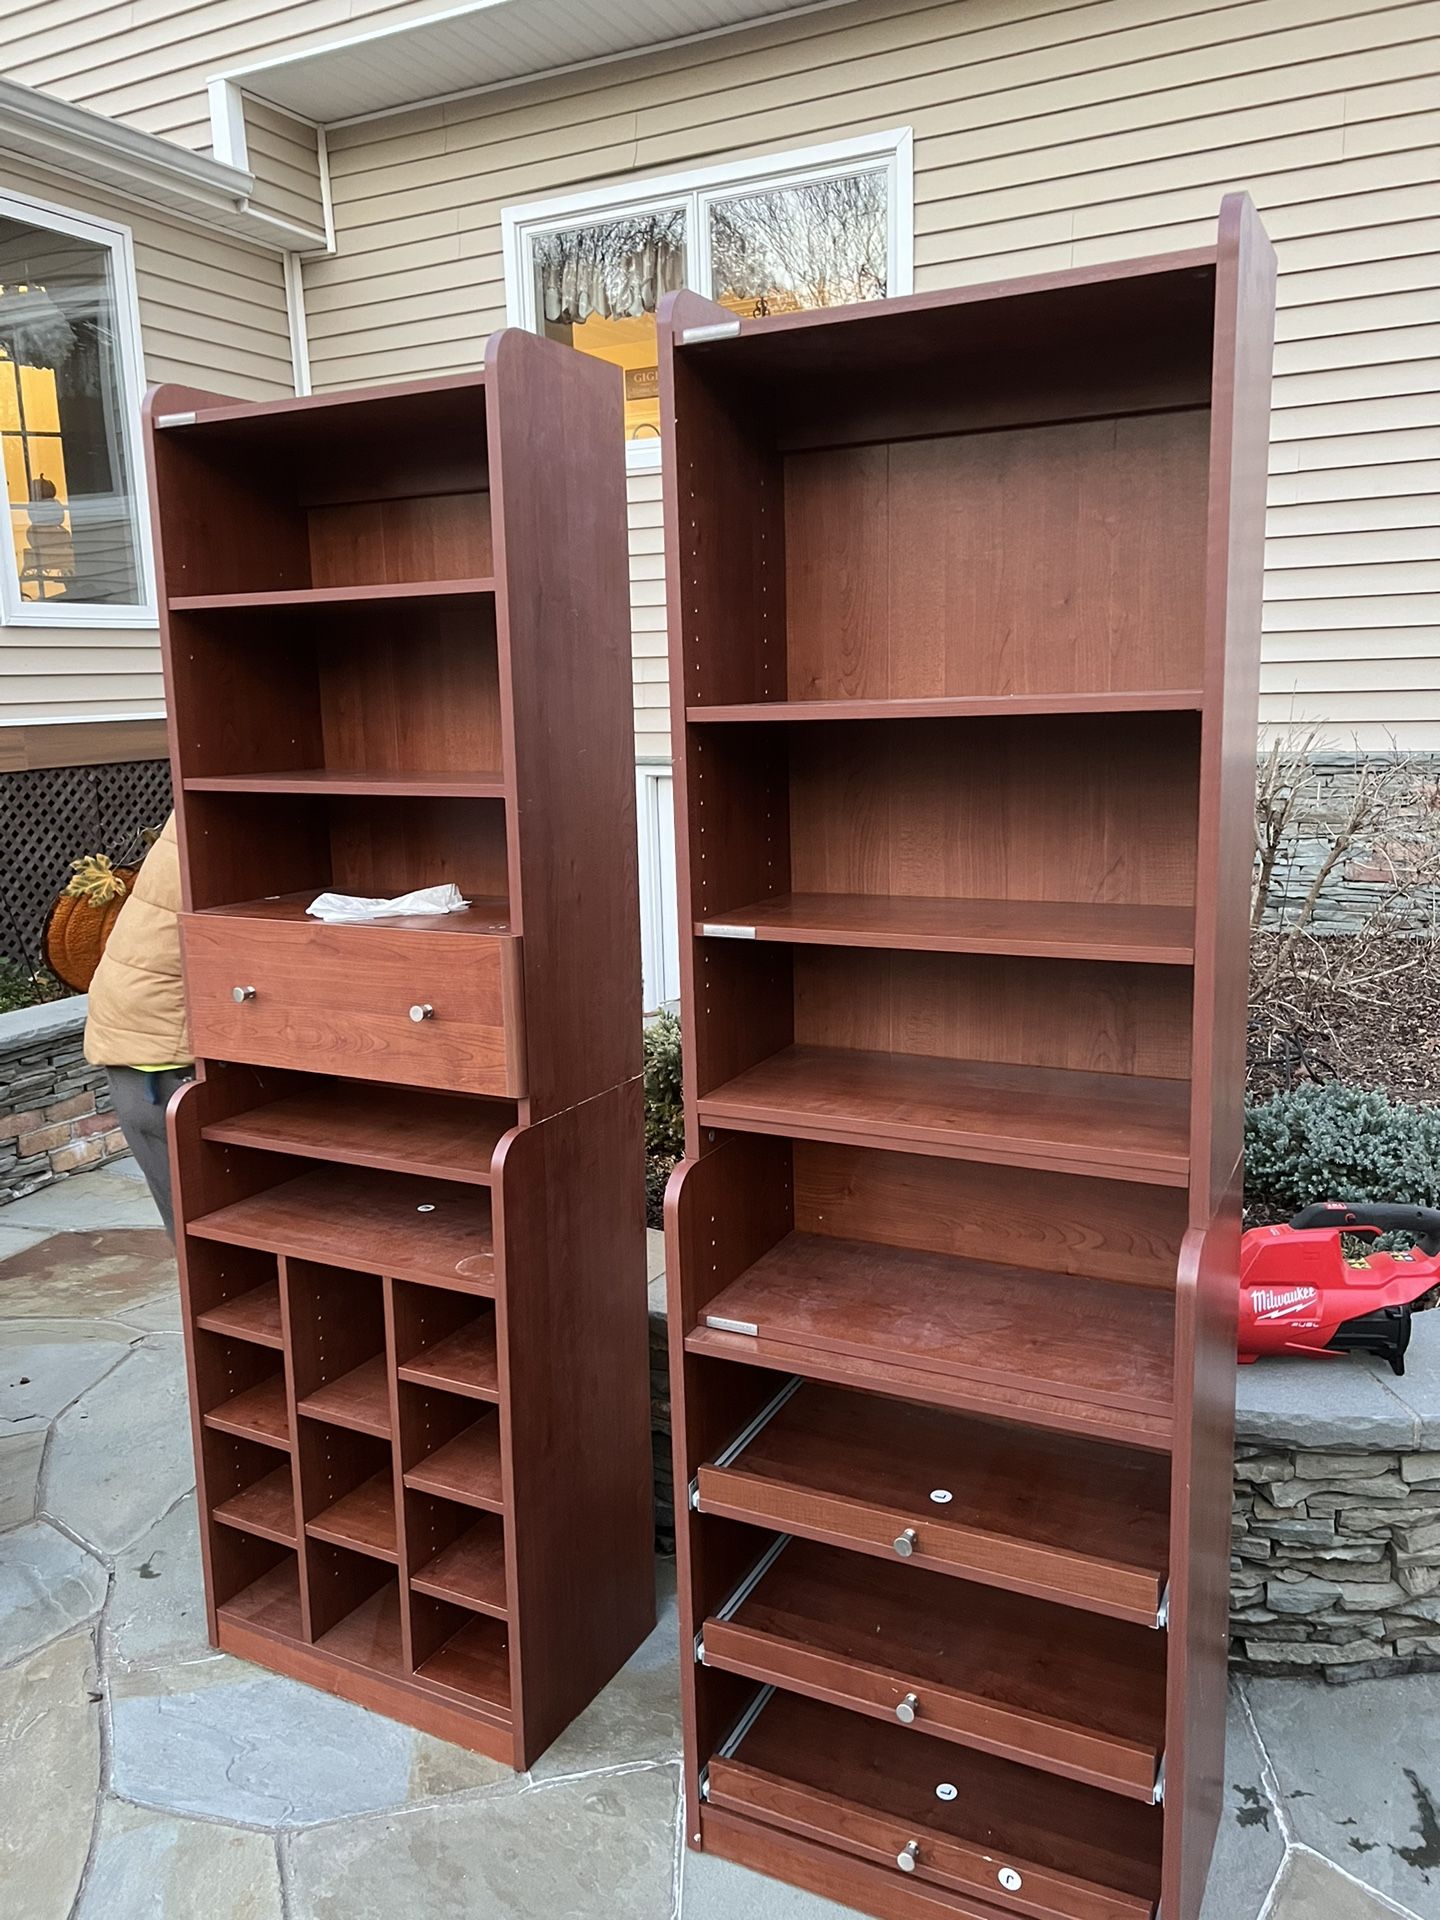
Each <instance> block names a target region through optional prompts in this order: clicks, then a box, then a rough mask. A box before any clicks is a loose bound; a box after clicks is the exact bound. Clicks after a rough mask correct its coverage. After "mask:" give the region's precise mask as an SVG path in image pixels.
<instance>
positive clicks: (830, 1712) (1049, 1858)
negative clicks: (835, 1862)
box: [705, 1689, 1163, 1920]
mask: <svg viewBox="0 0 1440 1920" xmlns="http://www.w3.org/2000/svg"><path fill="white" fill-rule="evenodd" d="M757 1706H758V1711H755V1710H753V1709H752V1714H751V1715H747V1717H746V1719H745V1720H744V1721H742V1722H741V1724H740V1727H739V1728H737V1730H736V1732H735V1733H734V1734H732V1736H731V1738H730V1739H729V1740H728V1741H726V1743H725V1745H724V1746H723V1747H722V1749H721V1751H720V1752H719V1753H718V1754H717V1755H716V1756H715V1757H714V1758H713V1759H712V1760H711V1762H710V1765H709V1768H708V1769H707V1774H706V1781H705V1787H706V1794H707V1797H708V1800H709V1803H710V1805H711V1806H712V1807H715V1808H718V1809H722V1810H723V1811H725V1812H728V1813H733V1814H740V1815H744V1816H745V1817H747V1818H748V1819H751V1820H754V1821H758V1822H761V1823H763V1824H764V1825H766V1826H770V1827H775V1828H779V1829H781V1830H782V1831H785V1832H788V1833H792V1834H796V1835H799V1836H801V1837H803V1838H804V1839H806V1840H810V1841H818V1842H820V1843H821V1844H823V1845H826V1846H829V1847H834V1848H836V1849H837V1850H839V1851H841V1852H844V1853H846V1854H848V1855H850V1856H851V1857H853V1858H857V1859H861V1860H865V1861H868V1862H870V1863H872V1864H873V1865H876V1866H880V1867H888V1868H890V1869H891V1870H892V1871H893V1872H894V1874H895V1876H896V1880H897V1883H898V1882H902V1881H904V1880H908V1881H909V1882H910V1883H911V1884H920V1885H929V1886H932V1887H941V1888H944V1889H946V1890H947V1891H949V1892H953V1893H960V1894H968V1895H971V1896H974V1897H978V1898H981V1899H983V1900H985V1901H986V1902H988V1903H990V1904H989V1905H987V1907H986V1909H985V1911H987V1912H990V1911H992V1910H994V1911H999V1912H1003V1913H1010V1914H1015V1915H1024V1916H1028V1920H1152V1916H1153V1915H1154V1912H1155V1906H1156V1902H1157V1900H1158V1898H1159V1890H1160V1846H1161V1830H1162V1821H1163V1811H1162V1809H1161V1808H1159V1807H1143V1806H1139V1805H1137V1804H1136V1803H1135V1801H1133V1800H1125V1799H1121V1798H1120V1797H1118V1796H1117V1795H1115V1794H1109V1793H1104V1792H1101V1791H1100V1790H1099V1789H1097V1788H1095V1787H1085V1786H1077V1785H1076V1784H1075V1783H1074V1782H1073V1781H1069V1780H1059V1779H1056V1778H1054V1777H1053V1776H1051V1775H1049V1774H1044V1773H1032V1772H1030V1771H1029V1770H1028V1769H1027V1768H1024V1767H1018V1766H1015V1765H1013V1764H1011V1763H1010V1762H1008V1761H1004V1760H995V1759H991V1758H990V1757H988V1756H987V1755H984V1754H978V1753H971V1752H967V1751H966V1750H965V1749H964V1748H963V1747H954V1746H947V1745H945V1744H943V1743H942V1742H940V1741H937V1740H931V1739H929V1738H927V1737H926V1736H924V1735H917V1734H907V1733H906V1732H905V1731H904V1730H903V1729H902V1728H900V1727H894V1728H890V1727H880V1726H877V1725H875V1723H874V1722H873V1721H869V1720H863V1719H861V1718H859V1717H858V1716H857V1715H855V1714H851V1713H846V1712H844V1711H843V1710H841V1709H840V1708H838V1707H828V1706H821V1705H819V1704H818V1703H817V1702H815V1701H813V1700H804V1699H801V1698H800V1697H799V1696H798V1695H796V1694H790V1693H782V1692H771V1691H769V1690H768V1689H767V1690H766V1691H765V1692H763V1693H762V1694H761V1695H760V1696H758V1700H757Z"/></svg>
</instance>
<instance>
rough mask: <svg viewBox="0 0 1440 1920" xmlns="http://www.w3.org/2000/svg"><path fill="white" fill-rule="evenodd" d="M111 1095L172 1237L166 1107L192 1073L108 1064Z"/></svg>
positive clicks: (173, 1225) (173, 1213) (182, 1070)
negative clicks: (161, 1071)
mask: <svg viewBox="0 0 1440 1920" xmlns="http://www.w3.org/2000/svg"><path fill="white" fill-rule="evenodd" d="M106 1072H107V1074H108V1076H109V1080H110V1097H111V1099H112V1100H113V1101H114V1102H115V1118H116V1119H117V1120H118V1121H119V1122H120V1128H121V1131H122V1132H123V1133H124V1135H125V1144H126V1146H128V1147H129V1149H130V1151H131V1152H132V1153H133V1154H134V1156H135V1160H136V1163H137V1165H138V1166H139V1168H140V1171H141V1172H142V1173H143V1174H144V1176H145V1184H146V1186H147V1187H149V1189H150V1197H151V1198H152V1199H153V1200H154V1202H155V1205H156V1206H157V1207H158V1208H159V1209H160V1218H161V1219H162V1220H163V1221H164V1223H165V1231H166V1233H168V1234H169V1236H170V1238H171V1239H172V1240H173V1239H174V1238H175V1212H174V1208H173V1207H172V1205H171V1201H170V1149H169V1146H168V1144H167V1142H166V1139H165V1108H166V1106H167V1105H168V1104H169V1101H170V1096H171V1094H173V1093H174V1091H175V1089H176V1088H177V1087H178V1086H182V1085H183V1084H184V1083H185V1081H187V1080H189V1079H190V1078H191V1077H192V1076H191V1074H190V1072H189V1070H188V1069H183V1068H182V1069H180V1070H178V1071H174V1072H166V1073H141V1072H140V1071H139V1069H138V1068H136V1067H108V1068H107V1069H106Z"/></svg>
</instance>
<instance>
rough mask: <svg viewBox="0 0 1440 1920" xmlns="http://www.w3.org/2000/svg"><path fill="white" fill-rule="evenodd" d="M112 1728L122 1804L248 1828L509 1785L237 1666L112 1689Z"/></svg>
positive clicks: (430, 1743) (429, 1743)
mask: <svg viewBox="0 0 1440 1920" xmlns="http://www.w3.org/2000/svg"><path fill="white" fill-rule="evenodd" d="M177 1681H179V1682H181V1684H180V1685H177V1684H176V1682H177ZM110 1726H111V1781H112V1784H113V1786H114V1789H115V1791H116V1792H117V1793H118V1794H120V1795H122V1796H123V1797H124V1798H125V1799H127V1800H134V1801H137V1802H138V1803H139V1804H140V1805H142V1806H148V1807H163V1808H167V1809H168V1810H169V1811H171V1812H173V1813H188V1814H199V1815H201V1816H206V1817H209V1818H211V1819H217V1820H224V1819H230V1820H235V1821H240V1822H243V1823H244V1824H245V1825H247V1826H256V1827H280V1826H294V1825H299V1824H302V1823H304V1822H309V1821H318V1820H338V1819H342V1818H344V1817H345V1816H346V1815H349V1814H357V1813H371V1812H377V1811H379V1810H380V1809H382V1808H388V1807H403V1806H406V1805H407V1804H409V1803H410V1802H411V1800H412V1799H413V1798H415V1797H416V1795H417V1790H418V1792H419V1793H421V1794H424V1795H425V1796H427V1797H430V1796H435V1795H438V1794H442V1793H455V1792H459V1791H462V1790H463V1789H465V1788H474V1787H487V1786H493V1785H495V1784H497V1783H502V1782H503V1783H504V1784H506V1785H509V1783H510V1782H511V1781H512V1779H513V1776H512V1774H511V1773H510V1771H509V1769H508V1768H502V1767H500V1766H498V1765H497V1764H496V1762H495V1761H493V1760H487V1759H485V1758H484V1757H483V1756H482V1755H480V1754H472V1753H467V1752H465V1751H464V1750H463V1749H461V1748H459V1747H449V1746H443V1745H442V1744H441V1743H440V1742H439V1741H435V1740H427V1739H426V1736H424V1735H422V1734H417V1733H416V1732H415V1731H414V1730H413V1729H412V1728H410V1727H404V1726H401V1725H400V1723H399V1722H398V1721H395V1720H383V1719H381V1718H380V1717H379V1716H378V1715H377V1714H373V1713H367V1712H366V1711H365V1710H364V1709H363V1708H362V1707H356V1706H352V1705H351V1704H350V1702H349V1701H348V1700H337V1699H335V1698H333V1697H332V1696H331V1695H330V1694H327V1693H321V1692H319V1691H318V1690H317V1689H315V1688H313V1687H304V1686H301V1685H300V1684H299V1682H298V1681H294V1680H287V1679H284V1678H282V1677H281V1676H279V1675H278V1674H269V1673H264V1672H262V1671H260V1670H259V1669H258V1668H256V1667H251V1666H248V1665H246V1664H245V1663H244V1662H242V1661H238V1660H226V1661H224V1662H216V1663H211V1664H210V1665H209V1666H208V1667H206V1668H204V1669H201V1670H200V1671H199V1672H196V1671H195V1670H194V1669H188V1668H182V1669H180V1670H179V1672H178V1673H176V1672H173V1671H172V1672H170V1673H168V1674H167V1673H165V1672H163V1671H162V1672H161V1674H160V1675H159V1676H158V1683H157V1685H156V1687H155V1688H154V1689H151V1688H150V1687H149V1686H148V1685H147V1679H146V1676H144V1675H135V1674H131V1675H127V1676H126V1677H125V1679H124V1682H123V1684H120V1683H118V1682H117V1684H115V1685H114V1686H113V1687H112V1693H111V1708H110ZM422 1747H423V1751H422V1750H421V1749H422Z"/></svg>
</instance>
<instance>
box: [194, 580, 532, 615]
mask: <svg viewBox="0 0 1440 1920" xmlns="http://www.w3.org/2000/svg"><path fill="white" fill-rule="evenodd" d="M494 592H495V581H494V578H493V576H490V575H484V576H476V577H474V578H471V579H464V580H404V581H400V582H398V583H397V582H393V581H380V582H375V583H374V584H371V585H368V586H351V587H280V588H277V589H274V590H272V591H268V592H265V593H178V594H171V596H170V601H169V607H170V611H171V613H228V612H239V611H243V610H244V609H246V608H254V609H255V610H256V611H257V612H277V611H279V610H281V609H283V608H286V607H297V608H299V607H350V606H355V605H356V604H369V603H383V604H385V605H388V606H403V605H404V604H405V603H406V601H417V600H419V601H425V600H477V599H481V598H485V597H487V596H490V595H493V594H494Z"/></svg>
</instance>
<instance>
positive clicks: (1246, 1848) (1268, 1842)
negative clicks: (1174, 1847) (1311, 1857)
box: [1201, 1686, 1285, 1920]
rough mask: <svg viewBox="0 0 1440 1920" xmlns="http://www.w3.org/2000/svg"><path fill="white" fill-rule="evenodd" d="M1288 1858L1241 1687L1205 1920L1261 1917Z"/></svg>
mask: <svg viewBox="0 0 1440 1920" xmlns="http://www.w3.org/2000/svg"><path fill="white" fill-rule="evenodd" d="M1284 1858H1285V1835H1284V1833H1283V1831H1282V1828H1281V1823H1280V1816H1279V1813H1278V1812H1277V1810H1276V1808H1275V1807H1274V1806H1273V1805H1272V1804H1271V1801H1270V1796H1269V1794H1268V1792H1267V1791H1266V1787H1265V1781H1264V1778H1263V1758H1262V1755H1261V1753H1260V1750H1259V1748H1258V1747H1257V1746H1256V1744H1255V1737H1254V1735H1253V1734H1252V1733H1251V1731H1250V1722H1249V1719H1248V1718H1247V1716H1246V1713H1245V1708H1244V1702H1243V1699H1242V1696H1241V1693H1240V1689H1239V1687H1238V1686H1232V1687H1231V1690H1230V1712H1229V1716H1228V1718H1227V1721H1226V1736H1225V1804H1224V1807H1223V1809H1222V1811H1221V1814H1220V1831H1219V1834H1218V1835H1217V1837H1216V1841H1215V1856H1214V1861H1213V1863H1212V1865H1211V1868H1210V1884H1209V1886H1208V1887H1207V1888H1206V1890H1205V1905H1204V1909H1203V1911H1202V1914H1201V1920H1241V1917H1242V1916H1248V1915H1251V1914H1257V1913H1259V1911H1260V1909H1261V1907H1262V1906H1263V1905H1264V1903H1265V1895H1266V1894H1267V1893H1268V1892H1269V1890H1270V1888H1271V1886H1272V1885H1273V1884H1274V1881H1275V1875H1276V1874H1277V1873H1278V1872H1279V1870H1280V1864H1281V1862H1282V1861H1283V1860H1284Z"/></svg>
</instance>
